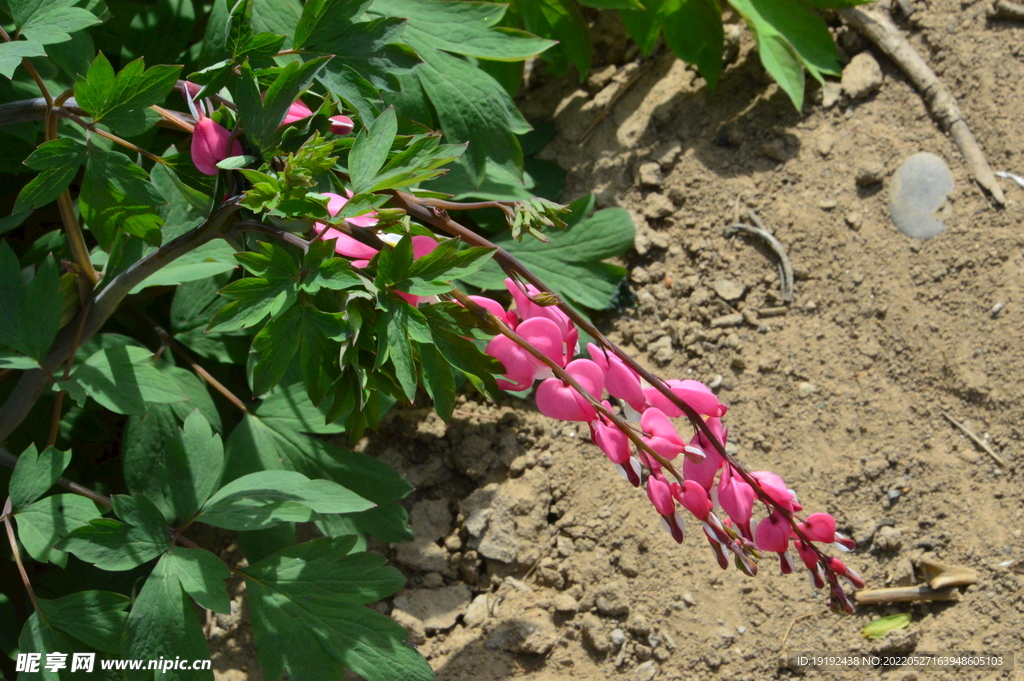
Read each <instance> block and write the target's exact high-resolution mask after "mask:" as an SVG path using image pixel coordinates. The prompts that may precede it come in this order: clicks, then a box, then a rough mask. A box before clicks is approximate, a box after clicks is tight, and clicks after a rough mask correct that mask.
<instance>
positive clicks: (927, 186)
mask: <svg viewBox="0 0 1024 681" xmlns="http://www.w3.org/2000/svg"><path fill="white" fill-rule="evenodd" d="M951 191H953V175H952V174H951V173H950V172H949V168H948V167H946V164H945V163H944V162H943V160H942V159H941V158H939V157H938V156H936V155H935V154H929V153H927V152H924V153H920V154H914V155H913V156H911V157H910V158H908V159H907V160H906V161H904V162H903V164H902V165H901V166H900V167H899V169H898V170H897V171H896V173H895V174H894V175H893V178H892V184H891V186H890V187H889V216H890V217H891V218H892V221H893V224H895V225H896V228H897V229H899V230H900V232H902V233H903V234H906V235H907V236H909V237H912V238H915V239H931V238H932V237H934V236H936V235H938V234H941V233H942V232H943V231H944V230H945V228H946V225H945V222H944V219H945V217H946V216H945V215H943V214H942V213H940V211H941V210H942V209H943V207H944V206H946V205H947V204H946V197H947V196H948V195H949V193H950V192H951Z"/></svg>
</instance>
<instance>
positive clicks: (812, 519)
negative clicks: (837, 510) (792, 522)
mask: <svg viewBox="0 0 1024 681" xmlns="http://www.w3.org/2000/svg"><path fill="white" fill-rule="evenodd" d="M798 527H799V528H800V531H801V532H803V533H804V536H805V537H807V538H808V539H809V540H811V541H820V542H825V543H826V544H831V543H832V542H834V541H835V540H836V519H835V518H833V517H832V516H831V515H829V514H828V513H814V514H811V515H809V516H807V520H805V521H804V522H802V523H800V525H799V526H798Z"/></svg>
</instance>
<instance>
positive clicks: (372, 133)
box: [348, 107, 398, 194]
mask: <svg viewBox="0 0 1024 681" xmlns="http://www.w3.org/2000/svg"><path fill="white" fill-rule="evenodd" d="M397 133H398V118H397V117H396V116H395V109H394V108H393V107H388V108H387V109H385V110H384V113H382V114H381V115H380V116H379V117H377V120H375V121H374V122H373V123H372V124H371V125H370V127H369V128H368V129H366V130H361V131H360V132H359V134H358V135H357V136H356V141H355V143H354V144H353V145H352V151H351V152H350V153H349V161H348V162H349V172H350V174H351V177H352V191H353V192H354V193H356V194H362V193H363V192H366V191H368V190H369V189H370V187H372V186H373V178H374V176H375V175H376V174H377V171H378V170H380V169H381V168H382V167H383V166H384V162H385V161H386V160H387V158H388V152H389V151H391V144H392V143H393V142H394V140H395V135H396V134H397Z"/></svg>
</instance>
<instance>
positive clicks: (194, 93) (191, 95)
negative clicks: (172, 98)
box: [181, 80, 203, 102]
mask: <svg viewBox="0 0 1024 681" xmlns="http://www.w3.org/2000/svg"><path fill="white" fill-rule="evenodd" d="M182 82H183V83H185V86H184V87H183V88H182V89H181V96H182V97H184V99H185V101H186V102H189V101H190V100H194V99H195V98H196V97H198V96H199V93H200V92H202V91H203V86H202V85H197V84H195V83H193V82H192V81H190V80H185V81H182Z"/></svg>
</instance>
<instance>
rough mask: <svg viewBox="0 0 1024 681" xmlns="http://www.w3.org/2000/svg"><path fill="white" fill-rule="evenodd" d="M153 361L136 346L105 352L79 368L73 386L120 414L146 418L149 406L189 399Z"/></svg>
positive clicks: (91, 357)
mask: <svg viewBox="0 0 1024 681" xmlns="http://www.w3.org/2000/svg"><path fill="white" fill-rule="evenodd" d="M152 360H153V355H152V353H151V352H150V351H149V350H147V349H146V348H140V347H138V346H136V345H115V346H112V347H107V348H103V349H101V350H99V351H97V352H96V353H95V354H93V355H92V356H90V357H89V358H88V359H86V360H85V361H84V362H81V363H80V364H78V365H77V366H76V367H75V369H74V371H72V372H71V380H70V383H72V384H73V385H74V386H77V387H80V388H81V389H83V390H84V391H85V393H87V394H88V395H89V396H90V397H92V398H93V399H94V400H96V401H97V402H99V403H100V404H101V405H102V406H104V407H106V408H107V409H109V410H111V411H113V412H117V413H118V414H145V413H146V404H147V403H149V402H158V403H170V402H181V401H183V400H186V399H188V397H187V395H185V393H184V391H182V389H181V387H180V386H179V385H177V384H176V383H175V382H174V381H173V380H171V379H170V378H169V377H167V376H165V375H164V374H162V373H161V372H160V371H159V370H158V369H157V368H156V367H154V366H153V364H152Z"/></svg>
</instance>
